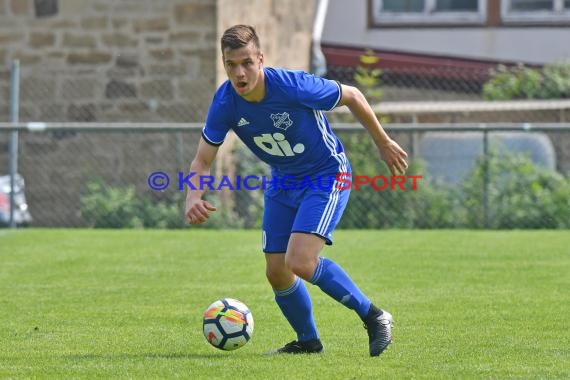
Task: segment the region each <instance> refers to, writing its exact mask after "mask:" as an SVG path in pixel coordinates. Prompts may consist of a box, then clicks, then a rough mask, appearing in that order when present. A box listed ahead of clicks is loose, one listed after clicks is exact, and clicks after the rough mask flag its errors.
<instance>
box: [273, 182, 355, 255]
mask: <svg viewBox="0 0 570 380" xmlns="http://www.w3.org/2000/svg"><path fill="white" fill-rule="evenodd" d="M349 195H350V190H342V189H339V188H337V187H335V186H331V187H330V189H326V188H325V189H321V188H319V187H316V188H314V189H313V188H305V189H294V190H286V189H283V188H279V187H278V188H270V189H267V190H266V191H265V194H264V202H265V207H264V211H263V222H262V229H263V231H262V247H263V252H265V253H283V252H286V251H287V245H288V243H289V237H290V236H291V233H292V232H304V233H310V234H315V235H318V236H320V237H322V238H323V239H324V240H325V243H326V244H327V245H331V244H332V241H333V237H332V232H333V231H334V229H335V227H336V226H337V224H338V222H339V221H340V218H341V216H342V213H343V212H344V209H345V207H346V204H347V203H348V198H349Z"/></svg>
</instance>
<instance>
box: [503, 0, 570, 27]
mask: <svg viewBox="0 0 570 380" xmlns="http://www.w3.org/2000/svg"><path fill="white" fill-rule="evenodd" d="M511 8H512V1H511V0H502V1H501V18H502V19H503V22H504V23H505V24H516V23H520V24H546V23H551V22H568V21H570V8H567V9H564V0H552V10H551V11H532V12H521V11H517V10H512V9H511Z"/></svg>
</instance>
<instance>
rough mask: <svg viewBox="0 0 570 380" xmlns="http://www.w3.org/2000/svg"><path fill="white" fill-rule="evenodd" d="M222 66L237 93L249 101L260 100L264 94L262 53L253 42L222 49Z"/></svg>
mask: <svg viewBox="0 0 570 380" xmlns="http://www.w3.org/2000/svg"><path fill="white" fill-rule="evenodd" d="M223 59H224V68H225V69H226V74H228V78H229V80H230V82H231V83H232V86H233V87H234V89H235V90H236V92H237V93H238V94H240V95H241V96H243V97H244V98H245V99H246V100H249V101H260V100H262V99H263V96H264V95H265V88H264V84H263V53H261V52H260V51H259V49H257V48H256V47H255V46H254V45H253V43H249V44H248V45H246V46H244V47H242V48H239V49H233V50H232V49H229V48H226V49H224V55H223Z"/></svg>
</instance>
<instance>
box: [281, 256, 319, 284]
mask: <svg viewBox="0 0 570 380" xmlns="http://www.w3.org/2000/svg"><path fill="white" fill-rule="evenodd" d="M285 264H286V265H287V267H288V268H289V270H290V271H291V272H293V273H295V274H296V275H297V276H299V277H301V278H302V279H303V280H306V281H309V280H310V279H311V277H312V276H313V273H314V272H315V267H316V262H315V263H313V262H312V260H307V259H304V258H300V257H297V256H293V255H291V256H289V255H287V256H285Z"/></svg>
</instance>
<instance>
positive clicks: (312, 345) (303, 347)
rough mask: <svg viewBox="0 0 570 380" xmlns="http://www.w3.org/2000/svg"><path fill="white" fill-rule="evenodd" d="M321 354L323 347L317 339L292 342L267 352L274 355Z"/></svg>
mask: <svg viewBox="0 0 570 380" xmlns="http://www.w3.org/2000/svg"><path fill="white" fill-rule="evenodd" d="M321 352H323V345H322V343H321V341H320V340H319V339H312V340H308V341H306V342H299V341H296V340H294V341H292V342H289V343H287V344H286V345H285V346H283V347H281V348H278V349H276V350H273V351H271V352H269V355H275V354H320V353H321Z"/></svg>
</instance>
